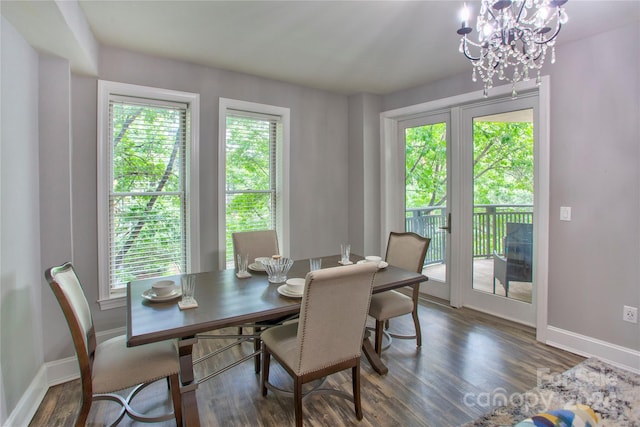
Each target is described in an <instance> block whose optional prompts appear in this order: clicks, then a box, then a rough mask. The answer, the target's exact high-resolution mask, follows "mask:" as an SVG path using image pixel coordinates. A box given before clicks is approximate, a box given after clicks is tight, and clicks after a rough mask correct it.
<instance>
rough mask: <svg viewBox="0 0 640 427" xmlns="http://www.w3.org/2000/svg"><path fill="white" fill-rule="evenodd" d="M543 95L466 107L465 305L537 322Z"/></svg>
mask: <svg viewBox="0 0 640 427" xmlns="http://www.w3.org/2000/svg"><path fill="white" fill-rule="evenodd" d="M536 105H537V97H536V96H524V95H523V96H521V97H519V98H518V99H516V100H513V99H511V100H496V101H489V102H487V103H484V104H480V105H475V106H468V107H465V108H463V109H462V114H461V125H462V132H461V133H462V141H461V150H462V152H463V158H464V160H463V161H462V164H463V165H465V166H466V168H465V167H463V168H462V169H464V170H467V171H468V173H466V174H465V177H464V179H463V182H464V184H463V187H464V189H463V196H462V200H463V207H462V208H461V209H462V211H463V214H462V215H463V222H462V224H463V225H462V228H463V231H462V237H461V248H462V249H463V250H462V253H463V254H462V255H461V257H463V258H464V259H465V261H464V263H465V264H464V265H463V268H462V271H463V274H462V276H461V277H462V280H461V283H462V284H463V286H462V288H463V301H464V302H463V304H464V305H465V306H468V307H472V308H475V309H477V310H480V311H485V312H488V313H492V314H495V315H498V316H501V317H504V318H508V319H512V320H515V321H518V322H521V323H525V324H530V325H535V322H536V311H535V310H536V307H535V301H536V291H537V290H536V287H535V270H536V265H535V260H534V250H533V249H534V244H535V242H534V241H533V236H534V219H535V218H534V211H535V201H536V200H537V198H536V188H535V186H534V183H535V182H536V181H535V173H536V156H535V153H536V138H537V130H536V128H535V124H536V121H537V118H536V117H537V110H536V108H537V107H536Z"/></svg>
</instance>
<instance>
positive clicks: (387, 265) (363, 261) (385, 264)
mask: <svg viewBox="0 0 640 427" xmlns="http://www.w3.org/2000/svg"><path fill="white" fill-rule="evenodd" d="M367 262H369V261H367V260H366V259H361V260H360V261H358V262H357V263H356V264H366V263H367ZM387 267H389V263H388V262H386V261H380V262H379V263H378V268H387Z"/></svg>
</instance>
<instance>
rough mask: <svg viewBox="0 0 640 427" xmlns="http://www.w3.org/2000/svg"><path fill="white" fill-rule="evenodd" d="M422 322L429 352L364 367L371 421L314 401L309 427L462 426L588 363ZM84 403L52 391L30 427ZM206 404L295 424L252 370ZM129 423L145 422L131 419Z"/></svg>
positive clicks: (249, 419)
mask: <svg viewBox="0 0 640 427" xmlns="http://www.w3.org/2000/svg"><path fill="white" fill-rule="evenodd" d="M420 318H421V324H422V330H423V347H422V349H419V350H418V349H416V347H415V341H413V340H394V341H393V345H392V346H391V348H390V349H389V350H387V351H386V352H385V353H384V354H383V360H384V361H385V362H386V363H387V365H388V366H389V374H388V375H386V376H379V375H377V374H376V373H375V372H374V371H373V370H372V369H371V367H370V366H369V365H368V363H367V361H366V359H364V358H363V359H362V405H363V412H364V419H363V420H362V421H361V422H358V421H357V420H356V417H355V414H354V411H353V404H352V403H351V402H349V401H346V400H343V399H340V398H338V397H335V396H329V395H316V396H311V397H310V398H308V399H306V400H305V401H304V404H303V411H304V415H305V425H307V426H349V425H354V426H356V425H357V426H363V427H364V426H366V427H368V426H376V427H378V426H438V427H445V426H457V425H460V424H463V423H465V422H468V421H471V420H472V419H474V418H476V417H478V416H480V415H481V414H483V413H485V412H488V411H489V410H490V409H491V405H490V404H491V397H492V396H496V395H500V396H504V395H506V396H509V395H511V394H512V393H518V392H524V391H526V390H529V389H530V388H533V387H535V386H536V385H537V373H538V370H544V372H545V373H548V372H552V373H553V372H562V371H564V370H566V369H568V368H570V367H572V366H574V365H576V364H577V363H579V362H581V361H582V360H584V358H582V357H580V356H577V355H574V354H571V353H568V352H565V351H562V350H558V349H555V348H552V347H548V346H546V345H543V344H540V343H538V342H536V341H535V331H534V330H533V329H531V328H528V327H524V326H521V325H517V324H514V323H511V322H508V321H504V320H501V319H497V318H494V317H491V316H488V315H484V314H482V313H478V312H476V311H472V310H469V309H464V308H463V309H453V308H450V307H448V306H446V305H442V304H439V303H437V302H433V301H426V302H424V304H423V305H422V306H421V307H420ZM412 325H413V323H412V322H411V320H410V317H406V319H405V318H402V319H396V320H394V321H392V329H395V330H396V331H398V332H401V333H403V332H406V333H411V331H412ZM198 345H199V346H200V348H199V349H198V350H197V351H198V352H202V351H205V350H206V349H207V348H211V347H215V346H219V345H221V341H220V340H203V341H201V342H200V343H199V344H198ZM250 351H251V345H250V344H249V343H246V344H243V347H239V348H236V349H235V350H233V351H231V352H227V353H228V354H227V355H225V356H224V357H223V356H217V358H216V359H210V360H208V361H207V362H205V363H203V364H202V365H203V366H197V369H196V373H197V375H198V376H199V377H203V376H204V375H205V373H204V372H205V371H206V370H209V369H212V368H213V369H215V367H216V366H219V365H220V364H222V363H223V362H224V360H223V359H225V358H232V357H237V356H238V355H239V354H240V353H243V354H249V353H250ZM234 353H235V354H234ZM196 356H197V355H196ZM272 363H275V362H272ZM272 375H274V378H275V380H276V381H278V382H280V383H281V384H283V383H284V382H286V381H287V376H286V375H284V374H283V373H282V371H281V370H280V369H279V367H274V368H272ZM326 385H327V386H331V387H337V388H340V389H342V390H345V391H350V387H351V379H350V375H349V374H347V373H340V374H336V375H333V376H331V377H329V378H328V381H327V384H326ZM165 397H166V398H165ZM79 399H80V383H79V381H78V380H76V381H72V382H69V383H65V384H62V385H59V386H55V387H52V388H51V389H50V390H49V391H48V392H47V395H46V396H45V399H44V401H43V402H42V404H41V406H40V409H39V410H38V412H37V413H36V415H35V417H34V419H33V420H32V422H31V424H30V425H31V426H72V425H73V423H74V420H75V415H76V412H77V410H78V402H79ZM139 399H140V400H139V404H140V405H143V406H144V405H148V406H149V408H151V410H156V411H159V410H161V409H162V408H160V407H159V405H158V403H157V402H159V401H161V400H164V402H162V404H165V405H166V404H168V400H167V399H168V396H167V393H166V383H163V382H159V383H157V384H155V385H153V386H152V387H151V388H149V389H148V390H147V391H145V392H144V393H143V394H141V395H140V396H139ZM198 404H199V409H200V418H201V420H202V425H203V426H274V427H275V426H278V427H280V426H285V425H293V405H292V400H291V399H290V398H287V397H282V396H280V397H279V396H276V395H274V394H273V393H271V392H270V393H269V394H268V396H267V397H266V398H263V397H262V396H261V395H260V389H259V378H258V376H257V375H256V374H255V373H254V370H253V363H252V362H247V363H244V364H242V365H240V366H238V367H235V368H233V369H231V370H229V371H227V372H225V373H223V374H221V375H219V376H217V377H214V378H213V379H211V380H209V381H207V382H205V383H203V384H201V385H200V387H199V389H198ZM113 408H114V407H113V406H111V404H109V403H98V404H97V405H94V408H92V411H91V415H90V423H89V425H92V426H102V425H106V424H108V423H109V422H110V421H109V420H111V419H113V418H110V415H111V416H112V415H113V413H112V412H113V411H114V409H113ZM120 425H121V426H138V425H141V424H139V423H135V422H132V421H131V420H128V419H125V420H123V422H122V423H121V424H120ZM155 425H156V426H158V425H163V426H164V425H167V426H168V425H172V423H167V424H155Z"/></svg>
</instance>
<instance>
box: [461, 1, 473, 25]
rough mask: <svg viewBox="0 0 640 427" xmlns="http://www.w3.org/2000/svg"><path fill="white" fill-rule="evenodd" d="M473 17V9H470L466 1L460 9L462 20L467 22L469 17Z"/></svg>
mask: <svg viewBox="0 0 640 427" xmlns="http://www.w3.org/2000/svg"><path fill="white" fill-rule="evenodd" d="M470 18H471V11H470V10H469V8H468V7H467V4H466V3H465V4H464V6H463V7H462V10H461V11H460V20H461V21H462V22H463V23H465V26H466V23H467V22H468V21H469V19H470Z"/></svg>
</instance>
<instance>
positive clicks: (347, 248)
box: [340, 243, 351, 264]
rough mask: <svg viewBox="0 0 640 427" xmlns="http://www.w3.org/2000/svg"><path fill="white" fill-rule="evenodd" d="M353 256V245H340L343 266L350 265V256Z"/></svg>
mask: <svg viewBox="0 0 640 427" xmlns="http://www.w3.org/2000/svg"><path fill="white" fill-rule="evenodd" d="M350 255H351V245H350V244H348V243H343V244H341V245H340V262H341V263H342V264H348V263H349V256H350Z"/></svg>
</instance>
